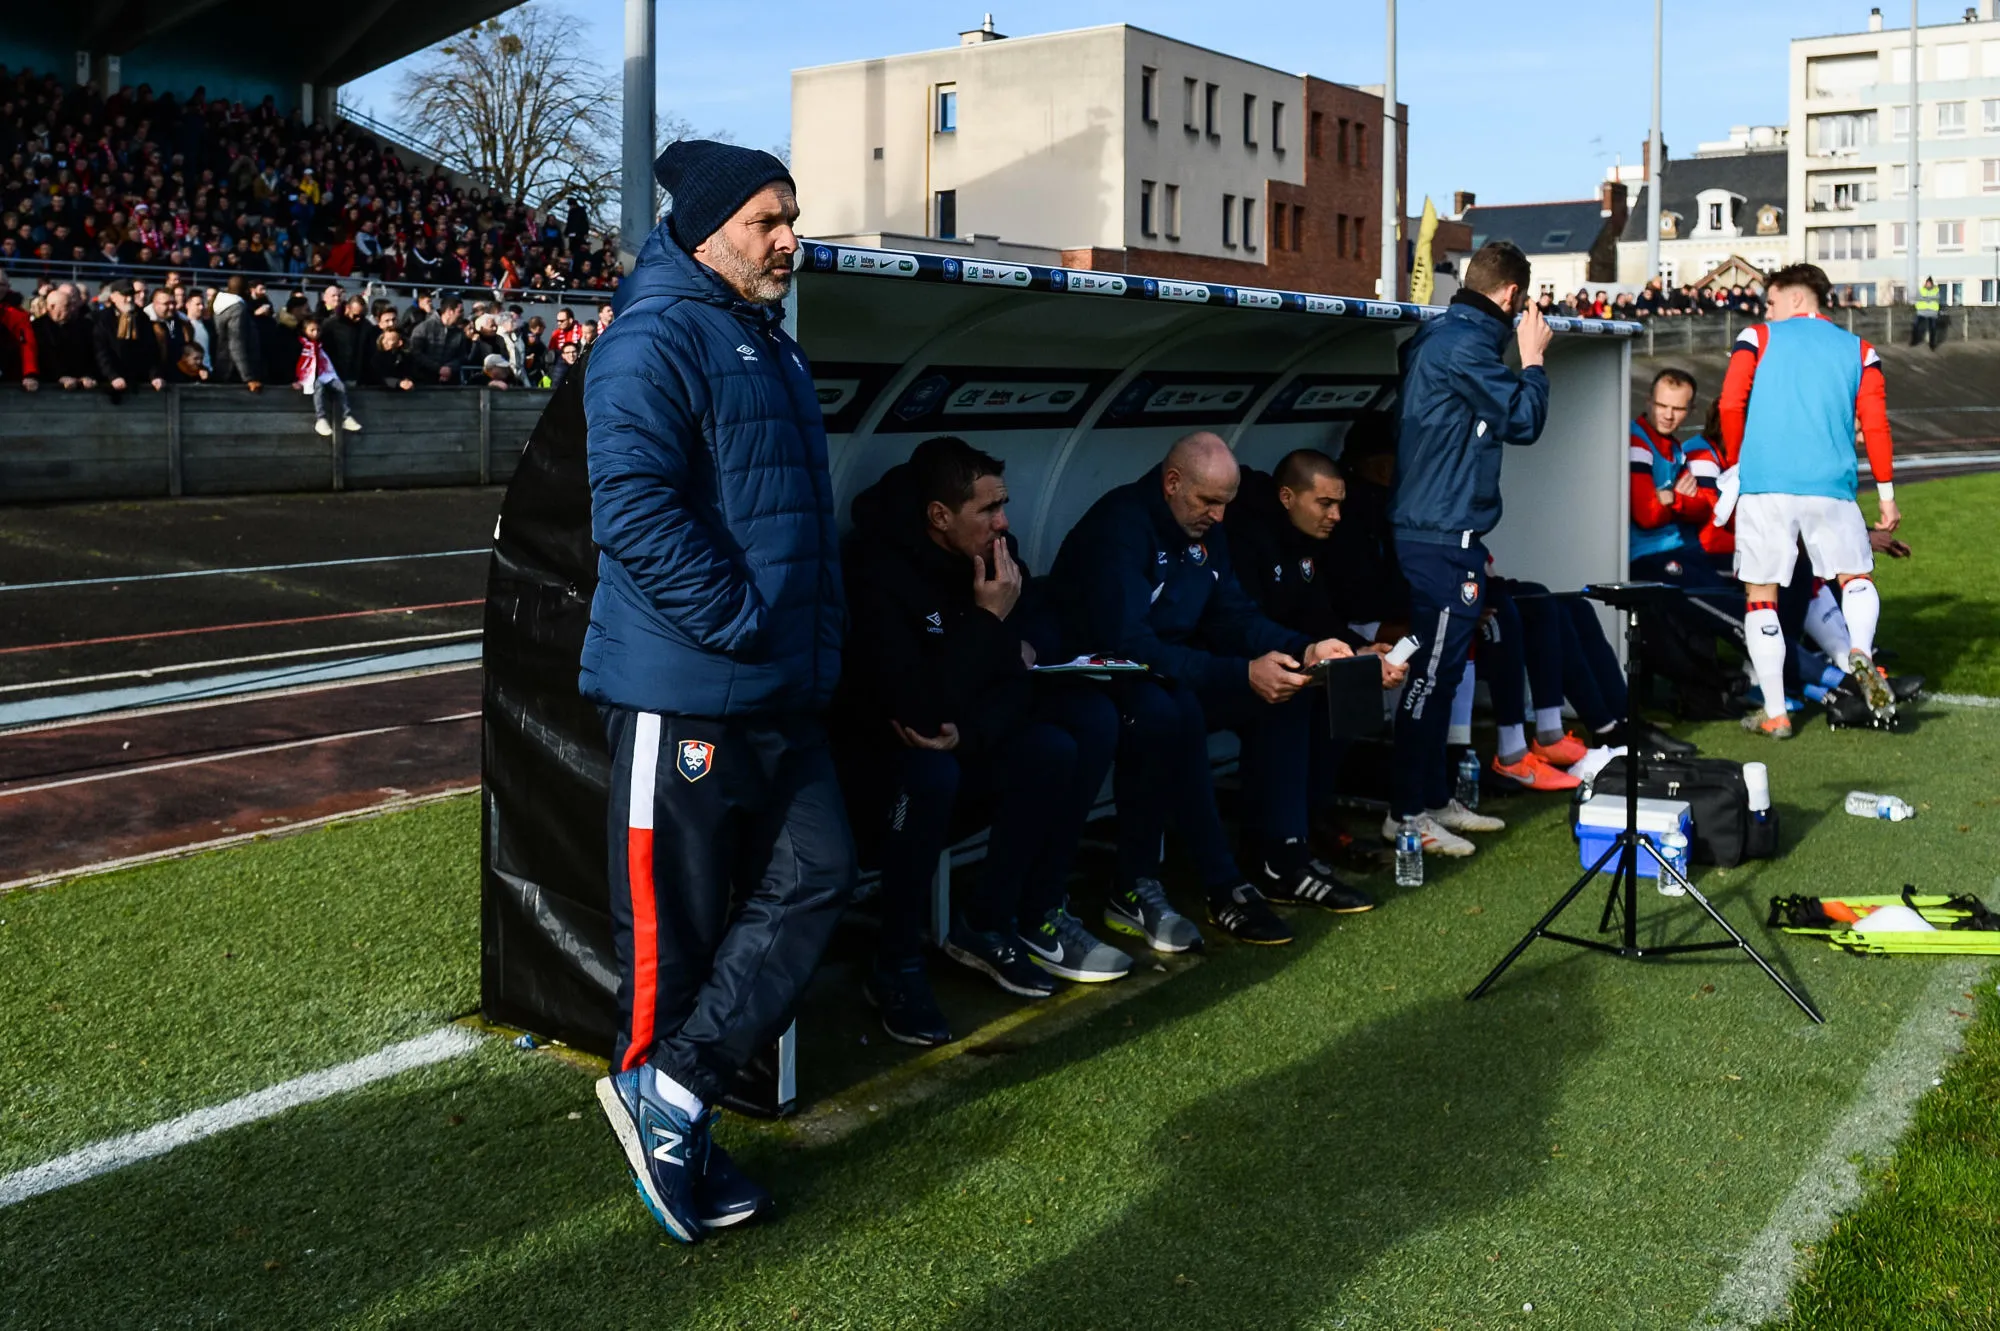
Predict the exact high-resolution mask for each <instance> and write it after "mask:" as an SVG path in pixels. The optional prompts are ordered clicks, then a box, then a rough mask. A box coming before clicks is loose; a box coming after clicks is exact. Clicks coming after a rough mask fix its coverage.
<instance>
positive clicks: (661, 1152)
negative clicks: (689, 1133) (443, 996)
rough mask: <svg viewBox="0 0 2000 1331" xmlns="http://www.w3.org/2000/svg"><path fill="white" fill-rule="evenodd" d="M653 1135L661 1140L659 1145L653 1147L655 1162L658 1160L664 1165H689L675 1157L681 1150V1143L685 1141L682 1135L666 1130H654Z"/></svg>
mask: <svg viewBox="0 0 2000 1331" xmlns="http://www.w3.org/2000/svg"><path fill="white" fill-rule="evenodd" d="M653 1135H654V1136H655V1137H658V1138H659V1139H660V1142H659V1144H658V1145H657V1146H655V1147H653V1158H654V1159H655V1160H658V1161H659V1162H660V1163H661V1164H663V1165H684V1164H686V1163H687V1162H686V1161H684V1160H681V1159H679V1158H678V1157H676V1156H675V1155H674V1152H675V1151H678V1150H679V1149H680V1146H681V1142H682V1140H684V1139H683V1138H682V1137H681V1134H680V1133H678V1132H669V1131H668V1130H667V1129H665V1128H654V1129H653Z"/></svg>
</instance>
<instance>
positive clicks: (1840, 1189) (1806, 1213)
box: [1691, 962, 1985, 1331]
mask: <svg viewBox="0 0 2000 1331" xmlns="http://www.w3.org/2000/svg"><path fill="white" fill-rule="evenodd" d="M1984 969H1985V963H1984V962H1967V963H1961V964H1959V965H1956V966H1944V967H1941V968H1940V969H1939V972H1938V974H1937V975H1936V977H1935V978H1933V979H1932V981H1931V983H1930V984H1929V985H1927V986H1926V987H1925V988H1924V992H1923V996H1922V997H1921V998H1920V999H1919V1000H1918V1002H1917V1007H1916V1010H1915V1011H1914V1012H1912V1013H1911V1014H1910V1015H1909V1016H1908V1017H1907V1018H1906V1019H1905V1020H1904V1022H1903V1024H1902V1026H1901V1027H1900V1028H1899V1029H1898V1030H1897V1031H1896V1033H1895V1035H1894V1036H1893V1037H1891V1039H1890V1040H1889V1042H1888V1046H1887V1048H1885V1049H1884V1050H1883V1051H1882V1054H1881V1056H1880V1057H1879V1058H1877V1059H1876V1060H1875V1062H1874V1064H1873V1065H1872V1066H1871V1067H1870V1068H1869V1069H1868V1075H1867V1077H1866V1078H1864V1079H1863V1081H1862V1083H1861V1089H1860V1091H1859V1092H1857V1093H1856V1095H1855V1097H1854V1102H1853V1103H1852V1104H1851V1105H1849V1106H1848V1108H1847V1112H1846V1113H1844V1114H1842V1115H1841V1116H1840V1118H1839V1119H1838V1120H1837V1121H1836V1122H1835V1123H1834V1125H1833V1128H1832V1130H1831V1131H1829V1132H1828V1133H1827V1136H1826V1142H1825V1144H1824V1145H1822V1146H1821V1147H1820V1149H1819V1151H1818V1152H1817V1153H1816V1154H1815V1155H1814V1156H1813V1158H1812V1160H1811V1162H1810V1163H1808V1164H1807V1165H1806V1167H1805V1170H1804V1172H1802V1173H1801V1174H1800V1175H1799V1177H1798V1181H1797V1182H1796V1183H1794V1184H1793V1185H1792V1190H1791V1191H1790V1192H1789V1193H1787V1194H1786V1195H1785V1199H1784V1200H1783V1201H1782V1202H1780V1203H1779V1204H1778V1209H1777V1210H1776V1211H1774V1212H1773V1213H1772V1215H1771V1220H1770V1223H1768V1224H1766V1225H1765V1226H1764V1229H1763V1231H1762V1232H1761V1233H1759V1234H1758V1235H1757V1237H1756V1238H1754V1239H1752V1240H1751V1241H1750V1246H1749V1247H1748V1248H1746V1249H1745V1250H1744V1252H1743V1256H1742V1258H1741V1260H1740V1261H1739V1262H1738V1263H1737V1267H1736V1270H1735V1271H1733V1272H1731V1273H1730V1274H1729V1276H1728V1277H1727V1278H1726V1279H1724V1280H1723V1282H1722V1287H1721V1288H1720V1289H1718V1290H1717V1291H1716V1293H1715V1299H1714V1301H1713V1302H1712V1303H1710V1304H1709V1305H1708V1310H1707V1311H1706V1312H1704V1313H1703V1314H1702V1315H1701V1316H1699V1317H1697V1318H1695V1319H1694V1321H1693V1323H1691V1326H1692V1327H1694V1328H1697V1329H1698V1331H1750V1328H1752V1327H1759V1326H1762V1325H1764V1324H1765V1323H1766V1322H1768V1321H1770V1320H1771V1319H1772V1318H1774V1317H1776V1316H1778V1315H1779V1314H1780V1313H1782V1312H1784V1310H1785V1301H1786V1300H1785V1296H1786V1295H1787V1294H1788V1293H1789V1292H1790V1290H1791V1288H1792V1282H1793V1281H1794V1280H1796V1279H1797V1278H1798V1275H1799V1270H1800V1267H1801V1266H1802V1265H1803V1262H1802V1260H1801V1257H1800V1253H1799V1249H1800V1248H1801V1247H1802V1246H1804V1245H1806V1244H1812V1243H1817V1242H1818V1241H1819V1240H1820V1239H1821V1238H1822V1237H1824V1236H1825V1234H1826V1232H1827V1230H1828V1228H1829V1227H1830V1226H1831V1225H1832V1224H1833V1218H1834V1217H1835V1216H1836V1215H1839V1214H1840V1213H1841V1212H1842V1211H1844V1210H1846V1209H1847V1208H1848V1207H1850V1206H1852V1205H1854V1203H1855V1202H1857V1201H1859V1200H1860V1199H1861V1172H1860V1169H1859V1168H1858V1167H1857V1166H1856V1165H1855V1163H1854V1155H1855V1153H1856V1152H1857V1151H1865V1152H1867V1153H1869V1154H1870V1155H1873V1156H1876V1157H1878V1158H1879V1157H1885V1156H1887V1155H1889V1154H1890V1153H1892V1152H1893V1151H1894V1150H1895V1149H1896V1143H1897V1141H1898V1140H1900V1139H1901V1137H1902V1135H1903V1131H1904V1129H1906V1128H1908V1127H1909V1126H1910V1119H1911V1118H1912V1117H1913V1116H1914V1115H1915V1113H1916V1107H1917V1100H1918V1099H1919V1098H1920V1097H1921V1096H1922V1095H1923V1093H1924V1092H1925V1091H1927V1090H1929V1089H1930V1088H1931V1083H1932V1082H1933V1081H1934V1080H1935V1079H1936V1078H1937V1077H1938V1075H1939V1074H1940V1072H1941V1071H1942V1069H1943V1068H1944V1065H1945V1064H1946V1063H1947V1062H1949V1061H1950V1059H1951V1056H1952V1055H1953V1054H1954V1053H1956V1052H1957V1050H1958V1046H1959V1043H1960V1041H1961V1040H1963V1039H1964V1034H1965V1025H1966V1023H1965V1021H1964V1019H1963V1018H1960V1017H1955V1016H1953V1015H1952V1013H1951V1008H1952V1007H1953V1006H1955V1005H1958V1004H1963V1003H1965V1001H1966V1000H1964V999H1962V998H1960V997H1959V995H1960V994H1962V993H1964V992H1965V991H1966V989H1968V988H1969V987H1971V986H1972V985H1973V984H1975V983H1976V982H1978V980H1979V977H1980V975H1981V974H1982V972H1983V971H1984Z"/></svg>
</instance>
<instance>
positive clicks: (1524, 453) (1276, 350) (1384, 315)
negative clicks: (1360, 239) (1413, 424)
mask: <svg viewBox="0 0 2000 1331" xmlns="http://www.w3.org/2000/svg"><path fill="white" fill-rule="evenodd" d="M1439 313H1440V311H1439V310H1437V309H1436V308H1429V307H1423V306H1418V305H1412V304H1407V303H1400V304H1399V303H1395V302H1387V301H1376V300H1362V299H1355V298H1351V297H1338V296H1324V295H1315V294H1309V293H1303V292H1289V291H1275V290H1262V289H1256V288H1250V287H1240V286H1230V285H1225V284H1221V283H1202V282H1185V281H1170V280H1166V279H1156V278H1150V277H1140V276H1130V275H1125V274H1112V273H1104V272H1093V271H1079V270H1073V269H1060V268H1042V267H1037V266H1032V265H1026V264H1013V263H1000V262H993V261H988V260H982V259H967V258H959V257H948V256H940V255H932V254H920V253H909V252H892V251H885V250H877V249H866V248H858V247H853V246H845V245H835V244H821V243H816V242H812V241H805V242H802V245H801V249H800V257H799V277H798V280H797V283H796V285H795V288H794V291H793V295H792V297H791V301H790V304H789V307H788V326H789V327H790V328H791V329H792V331H793V333H794V334H795V336H797V338H798V339H799V341H800V343H801V344H802V345H803V346H804V348H805V350H806V352H807V354H808V355H809V356H810V358H811V360H812V367H813V376H814V379H815V382H816V384H817V386H818V390H819V398H820V409H821V411H822V413H823V414H824V416H825V420H826V428H827V436H828V443H829V454H830V458H831V464H832V471H833V482H834V491H835V496H836V500H837V502H838V504H839V506H840V510H841V514H842V520H843V524H844V523H845V521H846V508H847V505H848V503H849V502H850V501H851V500H852V498H853V497H854V495H855V494H857V493H858V492H860V491H861V490H863V489H864V488H866V487H867V486H868V485H870V484H872V483H873V482H874V481H875V480H876V479H877V478H878V477H879V476H880V475H881V474H882V473H883V472H884V471H886V470H887V469H888V468H889V467H890V466H892V465H894V464H895V463H897V462H900V461H902V460H903V459H904V458H906V457H908V456H909V453H910V450H911V449H912V448H914V447H915V446H916V444H917V443H919V442H920V441H922V440H924V439H926V438H929V437H931V436H932V435H938V434H955V435H959V436H961V437H963V438H964V439H966V440H967V441H968V442H970V443H971V444H972V445H973V446H974V447H976V448H979V449H982V450H984V451H986V452H988V453H991V454H993V455H994V456H996V457H999V458H1003V459H1004V460H1005V461H1006V463H1007V487H1008V491H1009V493H1010V495H1011V501H1010V503H1009V517H1010V518H1011V520H1012V525H1013V530H1014V532H1015V534H1016V536H1017V537H1018V539H1019V540H1020V543H1021V549H1022V552H1023V554H1024V556H1025V557H1026V559H1027V561H1028V563H1029V566H1030V567H1031V568H1033V569H1036V570H1041V571H1046V570H1047V569H1048V567H1049V566H1050V564H1051V563H1052V562H1053V560H1054V557H1055V553H1056V549H1057V547H1058V546H1059V545H1060V544H1061V541H1062V538H1063V536H1064V535H1065V534H1066V533H1067V532H1068V531H1069V529H1070V527H1071V526H1072V525H1073V524H1074V523H1075V521H1076V520H1077V519H1078V518H1079V517H1081V516H1082V514H1083V512H1084V510H1085V509H1087V508H1088V507H1089V506H1090V504H1091V503H1092V502H1093V501H1094V500H1095V499H1096V498H1097V497H1098V496H1099V495H1101V494H1102V493H1104V492H1105V491H1106V490H1108V489H1110V488H1111V487H1112V486H1115V485H1119V484H1123V483H1124V482H1127V481H1130V480H1133V479H1135V478H1136V477H1138V476H1139V475H1141V474H1142V473H1144V472H1145V471H1146V470H1147V469H1148V468H1150V467H1152V466H1154V465H1156V464H1157V463H1158V462H1159V461H1160V459H1161V458H1162V457H1163V456H1164V455H1165V453H1166V450H1167V448H1168V446H1169V445H1170V444H1171V443H1172V442H1173V440H1175V439H1177V438H1179V437H1180V436H1181V435H1183V434H1185V433H1187V432H1188V431H1189V430H1192V429H1196V428H1202V429H1209V430H1213V431H1215V432H1216V433H1218V434H1220V435H1221V436H1222V437H1223V438H1224V439H1225V440H1227V441H1228V442H1229V444H1230V445H1231V447H1233V448H1234V449H1235V450H1236V452H1237V454H1238V456H1239V457H1241V458H1242V459H1243V460H1244V461H1245V462H1246V463H1248V464H1250V465H1252V466H1257V467H1261V468H1266V469H1268V468H1270V467H1271V466H1272V465H1273V464H1274V463H1275V462H1276V461H1277V460H1278V459H1279V458H1281V457H1282V456H1283V455H1284V454H1285V453H1287V452H1289V451H1290V450H1292V449H1294V448H1299V447H1317V448H1322V449H1324V450H1326V451H1328V452H1330V453H1334V454H1336V455H1337V454H1338V453H1339V451H1340V444H1341V440H1342V438H1343V437H1344V435H1345V434H1346V432H1347V430H1348V429H1349V428H1350V427H1351V426H1352V425H1353V423H1354V422H1355V421H1356V420H1358V419H1360V418H1362V417H1363V416H1364V415H1366V414H1368V413H1371V412H1386V411H1393V410H1394V409H1395V406H1396V394H1397V348H1398V347H1399V346H1400V345H1401V343H1402V342H1403V341H1404V340H1406V339H1407V338H1408V337H1409V336H1410V335H1411V333H1412V332H1413V331H1414V329H1415V328H1416V327H1417V325H1418V324H1420V323H1421V322H1422V321H1424V320H1425V319H1429V318H1434V317H1436V316H1437V314H1439ZM1550 322H1551V324H1552V325H1553V326H1554V327H1555V330H1556V333H1557V336H1556V339H1555V341H1554V343H1553V345H1552V346H1551V347H1550V349H1549V353H1548V358H1547V368H1548V373H1549V380H1550V387H1551V392H1550V409H1549V422H1548V427H1547V429H1546V430H1545V431H1544V433H1543V435H1542V438H1541V440H1540V442H1539V443H1537V444H1536V445H1535V446H1533V447H1530V448H1513V449H1509V450H1508V454H1507V460H1506V467H1505V470H1504V472H1503V489H1504V497H1505V503H1506V514H1505V518H1504V520H1503V522H1502V523H1501V525H1500V527H1499V528H1498V529H1497V530H1496V531H1495V532H1494V533H1493V534H1492V535H1491V537H1490V538H1489V540H1488V545H1489V547H1490V548H1491V550H1492V551H1493V554H1494V556H1495V559H1496V563H1497V565H1498V567H1499V569H1500V570H1501V571H1502V572H1505V573H1506V574H1508V575H1509V576H1513V577H1519V578H1525V579H1532V580H1535V581H1540V582H1544V583H1547V584H1548V585H1550V586H1551V587H1557V588H1573V587H1576V586H1579V585H1581V584H1583V583H1586V582H1591V581H1604V580H1612V579H1617V578H1621V577H1623V576H1624V572H1625V559H1626V551H1625V544H1626V530H1627V516H1626V515H1627V495H1628V484H1627V463H1626V458H1625V448H1624V442H1625V432H1626V429H1627V408H1628V400H1627V399H1628V387H1627V379H1628V369H1629V360H1630V338H1631V335H1632V334H1633V333H1634V332H1636V331H1637V325H1635V324H1628V323H1614V322H1609V321H1602V320H1591V319H1567V318H1564V319H1552V320H1551V321H1550ZM579 368H580V369H583V370H584V372H585V373H584V374H583V375H579V374H575V373H572V374H571V376H570V377H569V378H568V379H567V380H566V381H565V382H564V384H563V387H562V388H561V389H560V390H559V391H558V392H557V393H556V395H555V396H554V399H553V400H552V401H551V403H550V405H549V407H548V408H547V410H546V411H545V413H544V415H543V418H542V421H541V424H540V425H539V426H538V427H537V429H536V431H535V434H534V437H533V439H532V440H531V441H530V442H529V444H528V446H527V448H526V450H525V452H524V453H523V455H522V458H521V461H520V464H519V466H518V468H517V470H516V472H515V475H514V479H513V482H512V484H511V485H510V486H509V488H508V492H507V497H506V501H505V504H504V506H503V508H502V512H501V518H500V521H499V524H498V526H497V528H496V530H495V539H494V552H493V560H492V571H491V575H490V581H489V587H488V593H487V605H486V624H485V650H486V706H485V721H484V768H485V773H484V775H485V783H484V802H485V803H484V828H483V847H482V867H483V874H484V883H483V891H482V906H481V913H482V946H481V1000H482V1007H483V1009H484V1012H485V1014H486V1016H487V1017H488V1018H489V1019H491V1020H493V1021H497V1022H502V1023H506V1024H508V1025H514V1026H520V1027H524V1028H526V1029H527V1030H529V1031H533V1032H536V1033H538V1034H541V1035H544V1036H548V1037H552V1038H556V1039H560V1040H562V1041H564V1042H566V1043H569V1044H572V1045H575V1046H577V1047H579V1048H583V1049H586V1050H590V1051H592V1052H595V1053H598V1054H608V1053H609V1050H610V1046H611V1042H612V1039H613V1035H614V1029H615V1024H616V1016H615V1008H614V999H615V991H616V983H617V982H616V967H615V964H614V960H613V955H612V950H611V926H610V917H609V911H608V901H609V889H608V886H607V883H606V868H605V833H606V817H607V815H606V808H607V799H606V787H607V782H608V776H609V759H608V756H607V754H606V752H605V748H604V738H603V732H602V729H601V727H600V724H599V721H598V718H597V715H596V713H595V709H594V708H593V707H592V706H591V705H590V704H588V703H586V702H584V700H583V699H582V698H580V697H579V696H578V694H577V691H576V688H577V661H578V657H579V654H580V652H581V649H582V643H583V635H584V629H585V626H586V624H587V623H588V619H589V611H590V596H591V591H592V588H593V587H594V584H595V578H596V551H595V549H594V547H593V546H592V544H591V540H590V495H589V483H588V478H587V474H586V471H585V462H584V428H583V408H582V391H581V390H582V380H583V378H584V377H585V376H586V375H587V373H588V367H587V364H586V365H584V366H581V367H579ZM1336 572H1337V571H1336ZM1614 640H1615V638H1614ZM773 1071H774V1073H775V1072H776V1070H775V1069H774V1070H773ZM777 1098H778V1099H779V1100H781V1101H782V1100H788V1099H789V1098H790V1096H789V1094H785V1093H780V1094H779V1095H778V1097H777Z"/></svg>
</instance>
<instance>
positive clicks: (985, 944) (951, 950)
mask: <svg viewBox="0 0 2000 1331" xmlns="http://www.w3.org/2000/svg"><path fill="white" fill-rule="evenodd" d="M1009 932H1012V931H1011V930H1010V931H1009ZM944 954H945V955H946V956H948V957H950V958H951V959H952V960H953V961H955V962H957V963H958V964H959V965H961V966H970V967H971V968H972V969H973V970H976V971H979V972H981V973H982V974H984V975H986V976H988V977H989V978H991V979H992V981H993V983H995V984H997V985H999V986H1000V987H1001V988H1002V989H1005V990H1006V991H1007V992H1008V993H1010V994H1019V995H1020V996H1021V997H1023V998H1047V997H1048V996H1049V995H1050V994H1053V993H1054V992H1055V991H1056V982H1055V981H1054V980H1051V979H1050V978H1049V977H1048V975H1047V973H1046V972H1044V971H1043V970H1042V969H1041V967H1039V966H1037V965H1035V964H1034V963H1033V962H1031V961H1029V960H1028V958H1027V954H1026V953H1025V952H1024V951H1023V950H1022V948H1021V947H1020V945H1019V944H1018V943H1017V942H1016V941H1015V940H1014V939H1012V938H1009V937H1008V936H1007V935H1006V934H1001V933H987V932H985V931H983V930H979V929H975V928H973V927H972V926H971V925H969V924H967V923H966V922H965V917H964V916H962V915H956V914H955V915H953V916H952V917H951V932H950V933H948V934H946V935H945V939H944Z"/></svg>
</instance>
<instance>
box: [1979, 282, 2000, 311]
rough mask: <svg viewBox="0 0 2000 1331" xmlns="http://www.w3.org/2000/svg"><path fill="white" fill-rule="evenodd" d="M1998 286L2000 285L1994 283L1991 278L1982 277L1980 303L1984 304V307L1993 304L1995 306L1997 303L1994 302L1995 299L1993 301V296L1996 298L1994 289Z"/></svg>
mask: <svg viewBox="0 0 2000 1331" xmlns="http://www.w3.org/2000/svg"><path fill="white" fill-rule="evenodd" d="M1996 285H2000V284H1996V283H1995V282H1994V280H1993V279H1992V278H1990V277H1982V278H1980V279H1979V302H1980V304H1982V305H1992V304H1994V303H1995V302H1994V299H1993V296H1994V292H1993V288H1994V287H1995V286H1996Z"/></svg>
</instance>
